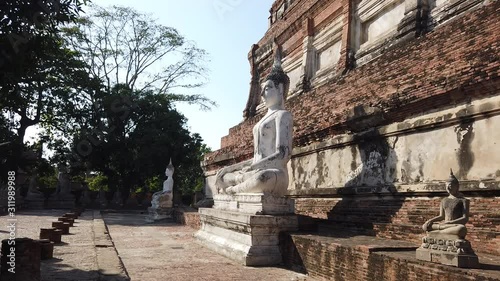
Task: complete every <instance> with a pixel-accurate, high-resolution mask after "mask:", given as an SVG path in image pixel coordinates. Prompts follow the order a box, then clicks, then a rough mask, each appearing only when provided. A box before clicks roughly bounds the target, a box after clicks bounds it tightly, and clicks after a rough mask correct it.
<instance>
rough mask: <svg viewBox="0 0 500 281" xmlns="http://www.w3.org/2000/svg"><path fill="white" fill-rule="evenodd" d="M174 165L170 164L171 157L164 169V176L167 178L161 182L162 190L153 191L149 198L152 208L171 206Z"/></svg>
mask: <svg viewBox="0 0 500 281" xmlns="http://www.w3.org/2000/svg"><path fill="white" fill-rule="evenodd" d="M173 175H174V165H172V159H170V163H169V164H168V166H167V169H166V170H165V176H167V179H166V180H165V181H164V182H163V190H161V191H158V192H155V193H154V194H153V197H152V200H151V207H152V208H155V209H157V208H171V207H172V190H173V187H174V179H173V178H172V176H173Z"/></svg>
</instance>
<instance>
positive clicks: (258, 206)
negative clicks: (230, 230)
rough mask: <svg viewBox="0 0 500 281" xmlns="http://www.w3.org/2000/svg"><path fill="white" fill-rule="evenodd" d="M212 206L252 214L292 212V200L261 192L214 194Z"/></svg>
mask: <svg viewBox="0 0 500 281" xmlns="http://www.w3.org/2000/svg"><path fill="white" fill-rule="evenodd" d="M213 208H214V209H218V210H226V211H235V212H241V213H246V214H254V215H280V214H293V212H294V201H293V200H292V199H287V198H285V197H275V196H272V195H269V194H263V193H238V194H235V195H228V194H215V195H214V206H213Z"/></svg>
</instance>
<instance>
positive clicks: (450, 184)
mask: <svg viewBox="0 0 500 281" xmlns="http://www.w3.org/2000/svg"><path fill="white" fill-rule="evenodd" d="M459 188H460V183H459V182H458V179H457V178H456V177H455V175H453V171H452V170H451V169H450V177H449V178H448V180H447V181H446V191H447V192H448V193H449V194H451V195H453V196H456V195H458V194H459V192H458V190H459Z"/></svg>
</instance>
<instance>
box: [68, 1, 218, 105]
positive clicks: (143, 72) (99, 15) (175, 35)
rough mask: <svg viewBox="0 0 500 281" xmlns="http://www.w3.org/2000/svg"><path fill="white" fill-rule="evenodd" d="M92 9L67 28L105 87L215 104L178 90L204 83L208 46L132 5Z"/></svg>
mask: <svg viewBox="0 0 500 281" xmlns="http://www.w3.org/2000/svg"><path fill="white" fill-rule="evenodd" d="M91 10H92V12H91V13H90V14H89V15H88V16H87V17H82V18H80V19H79V21H78V23H77V24H76V25H75V26H72V27H69V28H65V32H66V33H67V35H68V39H69V41H70V44H71V45H72V46H73V48H74V49H75V50H77V51H78V52H79V53H80V54H81V56H82V58H83V59H84V60H85V61H86V62H87V63H88V65H89V66H90V69H89V72H90V73H91V75H92V76H93V77H94V78H98V79H101V80H102V81H104V84H105V92H107V93H111V91H112V89H113V88H114V87H115V85H123V86H125V87H127V88H128V89H130V90H131V91H132V92H134V93H138V94H141V93H143V92H147V91H149V92H154V93H155V94H163V95H166V96H168V98H169V99H170V100H171V101H182V102H188V103H193V104H198V105H199V106H200V107H201V108H202V109H209V108H211V107H212V106H214V105H215V103H214V102H213V101H211V100H210V99H208V98H206V97H205V96H203V95H201V94H180V93H179V89H195V88H198V87H200V86H202V85H203V84H204V82H203V81H205V73H206V71H207V70H206V69H205V68H204V66H203V63H204V60H205V56H206V53H205V51H204V50H202V49H199V48H197V47H196V46H195V45H194V44H193V43H191V42H189V41H187V40H186V39H185V38H184V37H183V36H182V35H180V34H179V32H178V31H177V30H176V29H174V28H172V27H166V26H163V25H161V24H158V23H157V22H156V20H155V19H153V18H152V17H151V16H150V15H147V14H142V13H139V12H137V11H136V10H134V9H132V8H127V7H117V6H113V7H107V8H103V7H99V6H96V5H92V6H91ZM193 81H195V82H193Z"/></svg>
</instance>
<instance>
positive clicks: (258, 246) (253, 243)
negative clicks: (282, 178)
mask: <svg viewBox="0 0 500 281" xmlns="http://www.w3.org/2000/svg"><path fill="white" fill-rule="evenodd" d="M199 213H200V221H201V230H200V231H198V232H197V233H196V234H195V236H196V238H197V239H198V240H199V241H200V242H201V243H202V244H203V245H205V246H206V247H208V248H210V249H212V250H214V251H216V252H218V253H220V254H223V255H225V256H227V257H229V258H231V259H233V260H236V261H238V262H240V263H242V264H244V265H247V266H264V265H275V264H280V263H281V261H282V258H281V253H280V251H279V233H280V232H281V231H295V230H297V229H298V222H297V217H296V216H295V215H293V201H290V200H287V199H285V198H277V197H273V196H265V195H264V194H237V195H214V208H213V209H209V208H200V209H199Z"/></svg>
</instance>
